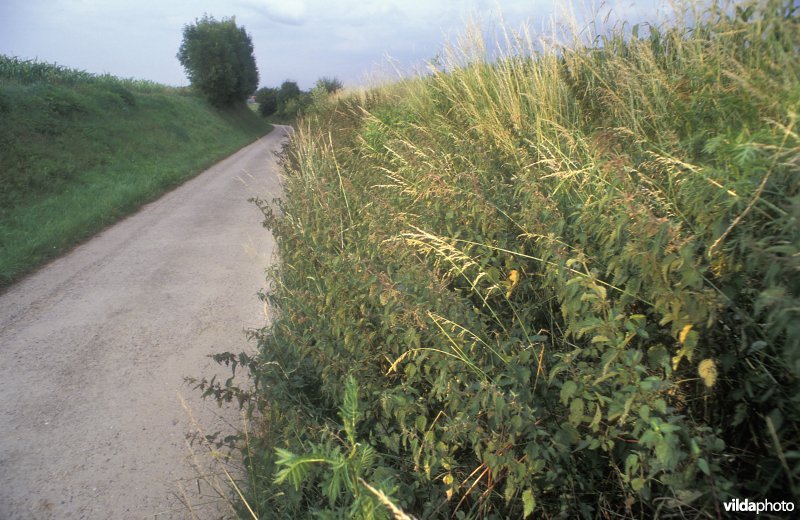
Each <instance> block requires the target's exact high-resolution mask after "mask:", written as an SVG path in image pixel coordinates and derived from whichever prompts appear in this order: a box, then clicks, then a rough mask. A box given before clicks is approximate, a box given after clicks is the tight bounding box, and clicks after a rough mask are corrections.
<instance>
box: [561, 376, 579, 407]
mask: <svg viewBox="0 0 800 520" xmlns="http://www.w3.org/2000/svg"><path fill="white" fill-rule="evenodd" d="M577 391H578V385H577V383H575V381H573V380H571V379H568V380H567V381H564V384H563V385H562V386H561V404H563V405H564V406H566V405H567V402H568V401H569V400H570V399H571V398H572V396H573V395H575V392H577Z"/></svg>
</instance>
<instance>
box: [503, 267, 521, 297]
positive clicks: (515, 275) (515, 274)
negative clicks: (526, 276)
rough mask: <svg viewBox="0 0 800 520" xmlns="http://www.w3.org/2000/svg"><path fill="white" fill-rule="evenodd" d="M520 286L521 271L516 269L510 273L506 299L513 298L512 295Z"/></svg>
mask: <svg viewBox="0 0 800 520" xmlns="http://www.w3.org/2000/svg"><path fill="white" fill-rule="evenodd" d="M518 284H519V271H517V270H516V269H512V270H511V272H510V273H508V289H507V290H506V298H511V293H513V292H514V289H515V288H516V287H517V285H518Z"/></svg>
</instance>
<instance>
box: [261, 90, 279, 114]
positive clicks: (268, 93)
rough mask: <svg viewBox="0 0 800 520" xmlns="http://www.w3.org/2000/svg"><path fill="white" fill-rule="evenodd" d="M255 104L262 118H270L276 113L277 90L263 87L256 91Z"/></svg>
mask: <svg viewBox="0 0 800 520" xmlns="http://www.w3.org/2000/svg"><path fill="white" fill-rule="evenodd" d="M256 103H258V111H259V112H260V113H261V115H262V116H264V117H267V116H271V115H272V114H274V113H275V112H277V111H278V89H276V88H271V87H263V88H260V89H258V90H256Z"/></svg>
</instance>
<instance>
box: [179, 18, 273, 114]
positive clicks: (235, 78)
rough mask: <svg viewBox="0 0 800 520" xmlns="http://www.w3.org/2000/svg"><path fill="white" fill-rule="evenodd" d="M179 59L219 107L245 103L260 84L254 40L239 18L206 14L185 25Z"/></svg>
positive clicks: (202, 89) (197, 86) (196, 86)
mask: <svg viewBox="0 0 800 520" xmlns="http://www.w3.org/2000/svg"><path fill="white" fill-rule="evenodd" d="M178 60H179V61H180V62H181V65H183V68H184V69H185V70H186V75H187V76H188V77H189V81H190V82H191V83H192V86H193V87H194V88H196V89H197V90H198V91H199V92H200V93H202V94H203V96H205V97H206V99H208V100H209V101H210V102H211V104H213V105H215V106H218V107H227V106H231V105H234V104H236V103H242V102H244V101H245V100H246V99H247V98H248V96H250V94H252V93H253V92H254V91H255V90H256V87H257V86H258V68H257V67H256V60H255V57H254V56H253V42H252V41H251V39H250V35H248V34H247V32H245V30H244V28H243V27H237V25H236V19H235V18H223V19H222V20H220V21H218V20H215V19H214V18H213V17H211V16H208V15H204V16H203V18H200V19H198V20H195V23H194V24H192V25H185V26H184V27H183V43H181V47H180V50H179V51H178Z"/></svg>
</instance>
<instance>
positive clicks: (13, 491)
mask: <svg viewBox="0 0 800 520" xmlns="http://www.w3.org/2000/svg"><path fill="white" fill-rule="evenodd" d="M288 132H289V128H288V127H277V128H276V129H275V130H274V131H273V132H272V133H270V134H269V135H267V136H266V137H264V138H262V139H260V140H259V141H257V142H255V143H254V144H252V145H250V146H248V147H246V148H244V149H242V150H240V151H239V152H237V153H236V154H234V155H232V156H231V157H229V158H227V159H225V160H223V161H222V162H220V163H218V164H217V165H215V166H213V167H212V168H210V169H209V170H207V171H205V172H204V173H202V174H200V175H199V176H198V177H196V178H194V179H192V180H190V181H189V182H187V183H186V184H184V185H183V186H181V187H180V188H177V189H176V190H174V191H172V192H170V193H168V194H167V195H165V196H164V197H162V198H161V199H159V200H158V201H156V202H153V203H151V204H149V205H147V206H145V207H144V208H142V209H141V210H140V211H139V212H138V213H136V214H134V215H133V216H131V217H129V218H127V219H125V220H124V221H122V222H120V223H118V224H116V225H114V226H113V227H110V228H108V229H106V230H105V231H103V232H102V233H100V234H98V235H97V236H96V237H94V238H93V239H91V240H90V241H88V242H86V243H84V244H83V245H81V246H79V247H77V248H76V249H74V250H73V251H72V252H71V253H69V254H67V255H66V256H64V257H62V258H60V259H58V260H56V261H54V262H52V263H50V264H48V265H47V266H45V267H44V268H42V269H41V270H39V271H38V272H36V273H34V274H33V275H31V276H29V277H27V278H26V279H24V280H22V281H21V282H19V283H18V284H16V285H14V286H13V287H11V288H10V289H9V290H7V291H6V292H5V293H4V294H2V295H0V519H3V520H11V519H49V518H54V519H70V518H88V519H107V518H121V519H127V518H157V519H167V518H203V519H205V518H220V517H224V516H230V509H226V506H225V503H224V501H222V500H221V499H219V498H217V497H216V492H215V491H214V490H213V488H212V486H211V485H210V484H209V482H210V481H211V479H212V478H213V475H217V474H218V473H219V472H220V469H219V467H218V466H219V464H215V463H214V462H213V461H212V460H211V459H210V457H209V456H208V453H207V451H205V452H204V451H203V450H202V449H195V450H190V449H189V447H188V445H187V444H188V443H187V440H186V434H187V433H189V432H191V431H194V430H193V427H192V421H191V420H190V416H191V415H193V416H195V417H196V419H197V420H198V422H199V424H200V425H202V427H203V429H204V430H205V431H206V432H209V433H210V432H213V431H217V430H223V431H226V429H227V431H230V426H228V424H229V423H236V422H237V421H239V420H240V418H239V415H238V411H237V410H236V409H235V408H234V409H221V410H220V409H219V408H217V406H216V405H215V404H214V403H213V402H211V401H208V402H206V401H204V400H202V399H200V397H199V395H198V392H197V391H195V390H192V389H191V388H190V387H189V386H187V385H186V384H184V383H183V378H184V376H200V375H208V374H211V373H215V372H217V373H220V374H225V372H224V371H222V370H221V369H219V368H218V367H217V366H216V364H214V363H213V362H212V361H211V360H209V359H208V358H207V355H208V354H213V353H216V352H223V351H227V350H230V351H233V352H241V351H244V350H248V349H254V345H252V343H248V341H247V339H246V337H245V334H244V331H245V330H246V329H248V328H252V327H259V326H262V325H263V324H264V323H265V320H266V317H265V313H264V309H263V307H262V304H261V303H260V302H259V301H258V298H257V292H258V290H259V289H261V288H262V287H264V284H265V281H264V268H265V267H266V265H267V264H268V263H269V261H270V259H271V256H272V247H273V242H272V237H271V236H270V234H269V232H268V231H267V230H265V229H264V228H263V227H261V220H262V219H261V213H260V212H259V210H258V209H257V208H256V207H255V205H253V204H252V203H248V202H247V199H248V198H249V197H251V196H253V195H260V196H262V197H264V198H267V199H268V200H271V199H272V197H274V196H277V195H278V194H279V193H280V183H279V180H278V177H277V173H276V172H277V169H276V164H275V158H274V156H273V151H276V150H279V149H280V145H281V142H282V141H283V139H284V137H285V136H286V135H287V133H288ZM181 396H182V397H183V398H184V399H185V400H186V402H187V403H188V407H189V409H190V410H191V414H189V413H187V411H186V410H185V408H184V406H183V405H182V404H181ZM226 423H228V424H226ZM193 452H194V455H193ZM204 454H205V458H204ZM195 457H197V458H195ZM194 462H199V465H197V464H194ZM223 478H224V477H223Z"/></svg>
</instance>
